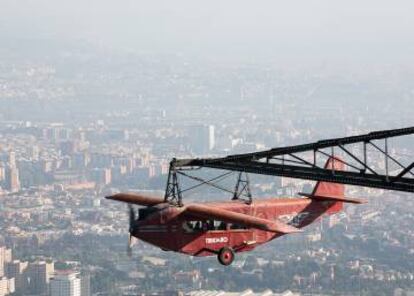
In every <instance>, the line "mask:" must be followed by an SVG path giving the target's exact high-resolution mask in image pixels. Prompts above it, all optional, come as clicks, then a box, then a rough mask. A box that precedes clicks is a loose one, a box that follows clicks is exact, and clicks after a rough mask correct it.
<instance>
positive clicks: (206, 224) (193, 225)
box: [182, 220, 227, 233]
mask: <svg viewBox="0 0 414 296" xmlns="http://www.w3.org/2000/svg"><path fill="white" fill-rule="evenodd" d="M182 227H183V230H184V232H185V233H194V232H200V231H215V230H226V229H227V223H225V222H223V221H218V220H207V221H185V222H183V224H182Z"/></svg>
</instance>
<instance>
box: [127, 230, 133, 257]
mask: <svg viewBox="0 0 414 296" xmlns="http://www.w3.org/2000/svg"><path fill="white" fill-rule="evenodd" d="M127 256H128V257H132V236H131V233H129V236H128V246H127Z"/></svg>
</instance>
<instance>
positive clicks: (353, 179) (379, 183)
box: [171, 127, 414, 192]
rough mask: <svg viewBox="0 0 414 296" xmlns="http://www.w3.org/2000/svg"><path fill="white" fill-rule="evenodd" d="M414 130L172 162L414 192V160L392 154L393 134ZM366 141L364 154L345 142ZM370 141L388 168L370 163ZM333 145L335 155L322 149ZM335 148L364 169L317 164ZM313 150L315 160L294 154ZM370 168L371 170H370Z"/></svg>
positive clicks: (406, 133) (413, 130) (174, 162)
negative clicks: (393, 171)
mask: <svg viewBox="0 0 414 296" xmlns="http://www.w3.org/2000/svg"><path fill="white" fill-rule="evenodd" d="M411 134H414V127H408V128H402V129H394V130H386V131H377V132H372V133H369V134H365V135H359V136H352V137H344V138H335V139H329V140H322V141H318V142H314V143H310V144H303V145H297V146H289V147H280V148H273V149H270V150H267V151H260V152H253V153H246V154H238V155H230V156H227V157H222V158H206V159H199V158H197V159H180V160H177V159H173V160H172V162H171V166H172V167H174V168H176V169H184V168H189V167H208V168H215V169H223V170H230V171H239V172H247V173H253V174H261V175H271V176H283V177H291V178H299V179H306V180H314V181H326V182H335V183H342V184H348V185H357V186H364V187H372V188H381V189H387V190H397V191H405V192H414V179H413V178H407V177H406V176H407V175H408V174H410V175H413V174H412V172H411V170H412V169H414V162H413V163H412V164H411V165H409V166H407V167H405V166H403V165H402V164H401V163H400V162H398V161H397V160H396V159H395V158H393V157H392V156H390V155H389V154H388V142H387V140H388V139H389V138H393V137H400V136H405V135H411ZM376 140H385V147H386V148H385V150H382V149H381V148H379V147H378V146H377V145H375V144H374V143H372V142H371V141H376ZM357 143H361V144H363V150H364V155H363V157H362V158H359V157H357V156H356V155H354V154H353V153H351V152H350V151H349V150H348V149H346V148H345V147H344V146H345V145H349V144H357ZM367 144H371V145H372V146H373V147H375V148H376V149H377V151H379V152H380V153H382V154H383V155H384V156H385V163H386V172H385V174H380V173H378V172H376V171H374V170H373V169H371V167H370V166H368V163H367V149H366V146H367ZM326 148H331V151H332V153H331V154H332V155H330V154H328V153H326V152H324V151H322V149H326ZM334 148H338V149H339V150H341V151H344V152H345V153H346V154H347V155H348V157H350V158H351V159H353V160H354V161H356V162H357V163H358V164H359V165H361V168H359V169H360V170H359V171H357V172H353V171H332V170H330V169H324V168H321V167H319V166H317V164H316V154H317V153H319V154H322V155H324V156H325V157H326V156H333V154H334V153H333V151H334ZM303 152H313V154H314V163H311V162H309V161H307V160H305V159H304V158H303V157H299V156H297V155H294V154H296V153H303ZM285 157H291V158H293V159H294V160H285ZM273 160H279V161H282V163H273V162H272V161H273ZM389 160H391V161H393V162H394V163H396V164H397V165H399V166H400V167H401V168H402V171H401V172H400V173H398V174H397V175H395V176H391V175H389V171H388V162H389ZM343 162H344V164H345V165H347V166H348V167H349V168H351V169H354V170H355V169H358V168H357V167H355V166H353V165H351V164H350V163H349V162H346V161H343ZM367 171H368V173H367Z"/></svg>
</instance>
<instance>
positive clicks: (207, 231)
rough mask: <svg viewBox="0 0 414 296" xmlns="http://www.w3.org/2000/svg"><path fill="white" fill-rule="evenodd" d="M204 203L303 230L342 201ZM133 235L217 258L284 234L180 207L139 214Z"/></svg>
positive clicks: (337, 208)
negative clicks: (223, 251) (225, 250)
mask: <svg viewBox="0 0 414 296" xmlns="http://www.w3.org/2000/svg"><path fill="white" fill-rule="evenodd" d="M205 204H206V205H208V206H213V207H215V208H217V209H224V210H228V211H232V212H236V213H243V214H247V215H250V216H254V217H258V218H264V219H268V220H273V221H275V220H278V221H281V222H284V223H287V224H289V225H292V226H294V227H296V228H303V227H305V226H307V225H309V224H311V223H313V222H315V221H316V220H317V219H319V218H320V217H321V216H322V215H324V214H328V215H329V214H334V213H337V212H339V211H341V210H342V203H340V202H335V201H315V200H313V199H310V198H284V199H256V200H254V201H253V202H252V203H251V204H246V203H245V202H243V201H239V200H236V201H228V202H209V203H205ZM146 211H148V209H146ZM149 211H150V210H149ZM131 234H132V235H133V236H134V237H136V238H138V239H140V240H142V241H145V242H147V243H150V244H152V245H155V246H158V247H160V248H161V249H163V250H165V251H174V252H180V253H184V254H188V255H192V256H211V255H216V254H217V253H218V252H219V250H221V249H222V248H223V247H228V248H231V249H232V250H234V252H244V251H250V250H252V249H254V248H255V247H257V246H259V245H261V244H263V243H266V242H268V241H270V240H273V239H275V238H277V237H280V236H282V235H283V234H282V233H275V232H269V231H265V230H260V229H257V228H250V227H246V226H243V225H237V224H234V223H226V222H223V221H215V220H214V219H208V218H203V219H201V218H200V217H196V216H191V215H189V214H187V213H184V212H181V208H180V207H169V208H168V209H166V211H155V212H153V213H151V212H147V213H145V212H142V213H140V218H139V219H138V220H136V221H135V222H134V224H133V227H132V229H131Z"/></svg>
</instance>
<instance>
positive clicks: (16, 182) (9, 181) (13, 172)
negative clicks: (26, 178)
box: [5, 166, 20, 192]
mask: <svg viewBox="0 0 414 296" xmlns="http://www.w3.org/2000/svg"><path fill="white" fill-rule="evenodd" d="M5 185H6V186H5V189H6V190H8V191H10V192H17V191H19V190H20V179H19V169H18V168H17V167H13V166H10V167H7V168H6V169H5Z"/></svg>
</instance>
